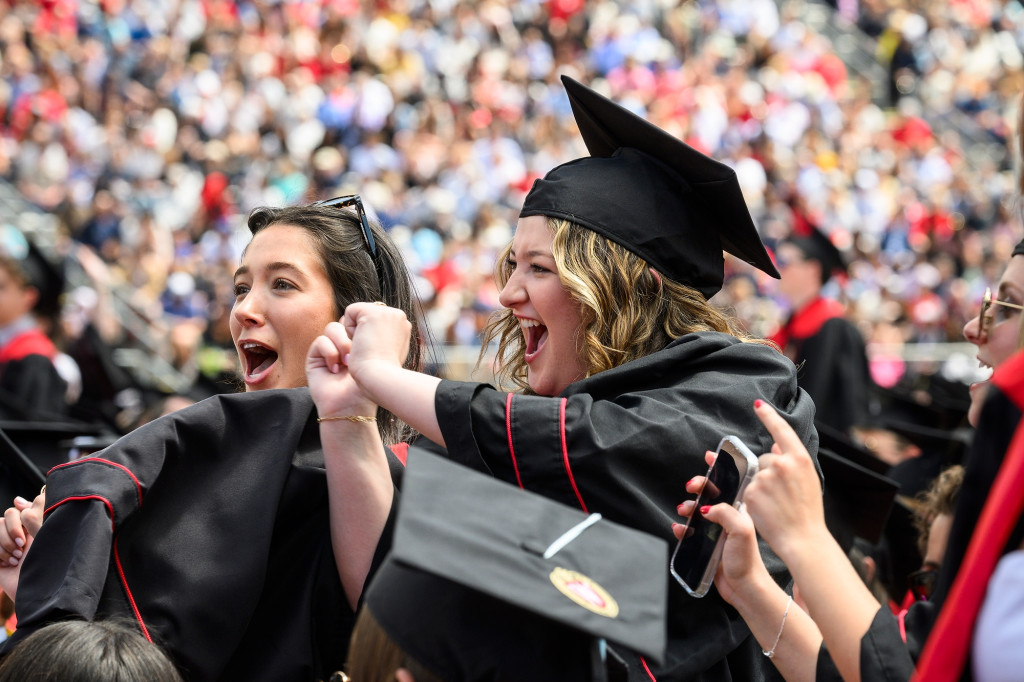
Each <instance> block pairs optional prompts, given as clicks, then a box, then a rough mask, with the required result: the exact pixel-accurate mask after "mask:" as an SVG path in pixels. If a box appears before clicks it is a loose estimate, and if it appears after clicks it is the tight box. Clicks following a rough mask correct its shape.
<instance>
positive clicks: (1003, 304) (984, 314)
mask: <svg viewBox="0 0 1024 682" xmlns="http://www.w3.org/2000/svg"><path fill="white" fill-rule="evenodd" d="M993 305H995V306H1000V307H997V308H994V309H993V310H992V316H991V319H992V322H993V323H994V324H999V323H1000V322H1004V321H1006V320H1007V319H1009V315H1010V313H1008V312H1006V311H1005V310H1004V308H1012V309H1014V310H1024V305H1017V304H1016V303H1010V302H1009V301H1000V300H999V299H997V298H993V297H992V289H991V288H988V287H986V288H985V296H984V297H983V298H982V299H981V313H979V315H978V331H979V332H980V334H979V335H980V336H981V337H982V338H985V337H987V336H988V325H989V314H988V311H989V308H991V307H992V306H993ZM996 318H998V319H996Z"/></svg>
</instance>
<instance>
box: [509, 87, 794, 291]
mask: <svg viewBox="0 0 1024 682" xmlns="http://www.w3.org/2000/svg"><path fill="white" fill-rule="evenodd" d="M562 83H563V84H564V86H565V89H566V92H567V93H568V95H569V102H570V104H571V105H572V111H573V116H575V118H576V123H577V125H578V126H579V129H580V133H581V134H582V136H583V140H584V142H585V143H586V145H587V149H588V150H589V151H590V154H591V156H589V157H585V158H582V159H576V160H575V161H570V162H568V163H565V164H562V165H560V166H557V167H555V168H554V169H552V170H551V171H550V172H548V174H547V175H545V176H544V177H543V178H541V179H539V180H537V181H535V182H534V184H533V187H532V189H531V190H530V192H529V194H528V195H527V196H526V199H525V201H524V204H523V210H522V212H521V213H520V217H528V216H535V215H543V216H549V217H554V218H564V219H566V220H569V221H571V222H574V223H577V224H579V225H582V226H583V227H586V228H588V229H590V230H593V231H594V232H597V233H598V234H601V235H602V236H604V237H606V238H608V239H610V240H612V241H614V242H616V243H618V244H620V245H621V246H623V247H625V248H626V249H628V250H629V251H631V252H633V253H635V254H636V255H638V256H640V257H641V258H643V259H644V260H645V261H647V262H648V263H649V264H650V265H651V266H652V267H653V268H655V269H656V270H658V271H659V272H661V273H662V274H664V275H665V276H667V277H669V278H671V279H673V280H675V281H677V282H679V283H681V284H685V285H687V286H690V287H693V288H694V289H696V290H698V291H700V292H701V293H702V294H703V295H704V296H705V297H706V298H710V297H711V296H713V295H714V294H715V293H716V292H718V290H719V289H721V288H722V282H723V278H724V263H725V260H724V257H723V256H722V251H723V250H724V251H727V252H729V253H731V254H732V255H734V256H736V257H737V258H740V259H742V260H744V261H746V262H747V263H750V264H751V265H753V266H754V267H756V268H758V269H760V270H762V271H764V272H766V273H768V274H769V275H771V276H772V277H775V278H776V279H778V277H779V273H778V271H777V270H776V269H775V266H774V265H773V264H772V261H771V258H770V257H769V255H768V252H767V251H766V250H765V248H764V244H762V243H761V238H760V237H759V236H758V233H757V228H756V227H755V226H754V221H753V220H752V219H751V217H750V212H749V210H748V209H747V205H746V202H745V201H744V200H743V193H742V191H741V190H740V186H739V182H738V180H737V178H736V172H735V171H734V170H733V169H732V168H730V167H729V166H727V165H725V164H723V163H720V162H719V161H716V160H714V159H712V158H709V157H708V156H705V155H704V154H702V153H700V152H698V151H697V150H695V149H693V148H692V147H690V146H689V145H687V144H686V143H684V142H682V141H681V140H679V139H676V138H675V137H673V136H672V135H670V134H668V133H667V132H665V131H664V130H662V129H660V128H658V127H657V126H655V125H653V124H651V123H649V122H648V121H645V120H644V119H643V118H641V117H639V116H637V115H636V114H634V113H633V112H631V111H629V110H628V109H625V108H624V107H622V106H620V105H618V104H616V103H615V102H612V101H611V100H610V99H608V98H606V97H604V96H602V95H600V94H598V93H597V92H595V91H594V90H591V89H590V88H588V87H586V86H584V85H583V84H581V83H579V82H577V81H575V80H573V79H572V78H569V77H567V76H562Z"/></svg>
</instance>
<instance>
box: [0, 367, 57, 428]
mask: <svg viewBox="0 0 1024 682" xmlns="http://www.w3.org/2000/svg"><path fill="white" fill-rule="evenodd" d="M67 389H68V384H67V382H66V381H64V379H63V378H61V376H60V374H58V373H57V369H56V368H55V367H54V366H53V362H51V361H50V359H49V358H47V357H45V356H43V355H26V356H25V357H24V358H21V359H19V360H11V361H10V362H7V363H4V364H3V366H0V419H22V420H37V419H43V420H45V419H62V418H64V416H65V415H67V414H68V412H69V407H68V403H67V401H66V400H65V399H64V395H65V393H66V391H67Z"/></svg>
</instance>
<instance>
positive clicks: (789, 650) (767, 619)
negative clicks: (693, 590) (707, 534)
mask: <svg viewBox="0 0 1024 682" xmlns="http://www.w3.org/2000/svg"><path fill="white" fill-rule="evenodd" d="M692 504H693V503H692V502H689V503H683V505H680V513H682V514H684V515H689V514H690V513H692V511H693V509H692ZM704 517H705V518H706V519H707V520H708V521H711V522H712V523H717V524H719V525H721V526H722V528H723V529H724V530H725V532H726V535H727V539H726V541H725V547H724V550H723V552H722V562H721V563H720V564H719V565H718V571H717V572H716V573H715V588H716V589H717V590H718V593H719V594H720V595H721V596H722V598H723V599H725V601H727V602H729V603H730V604H732V606H733V607H734V608H735V609H736V610H737V611H739V613H740V615H741V616H742V617H743V620H744V621H745V622H746V623H747V626H748V627H749V628H750V631H751V632H752V633H753V635H754V638H755V639H757V642H758V644H760V645H761V649H762V650H763V651H771V652H772V656H771V659H772V663H774V664H775V667H776V668H778V670H779V672H780V673H782V675H783V677H785V678H786V679H787V680H789V682H794V681H804V680H806V681H807V682H813V680H814V678H815V674H816V666H817V659H818V650H819V649H820V648H821V633H820V632H819V631H818V628H817V626H815V624H814V622H813V621H812V620H811V618H810V617H809V616H808V615H807V614H806V613H804V612H803V610H802V609H801V608H800V607H799V606H797V605H796V604H793V603H792V600H791V599H790V598H789V596H788V595H787V594H786V593H785V592H783V591H782V588H780V587H779V586H778V585H777V584H776V583H775V581H774V580H772V577H771V575H769V574H768V570H767V569H766V568H765V565H764V563H763V562H762V561H761V555H760V553H759V552H758V548H757V537H756V535H755V533H754V524H753V521H751V519H750V516H749V515H748V514H747V513H746V511H745V510H737V509H735V508H734V507H732V506H731V505H728V504H716V505H714V506H712V507H710V508H708V509H707V510H706V511H705V513H704ZM673 530H674V531H675V533H676V535H677V537H678V536H679V533H680V532H681V530H682V526H680V525H679V524H676V525H675V526H674V527H673Z"/></svg>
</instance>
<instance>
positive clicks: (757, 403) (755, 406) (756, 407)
mask: <svg viewBox="0 0 1024 682" xmlns="http://www.w3.org/2000/svg"><path fill="white" fill-rule="evenodd" d="M762 405H764V402H763V401H762V400H761V399H760V398H758V399H757V400H755V401H754V409H758V408H760V407H761V406H762Z"/></svg>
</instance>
